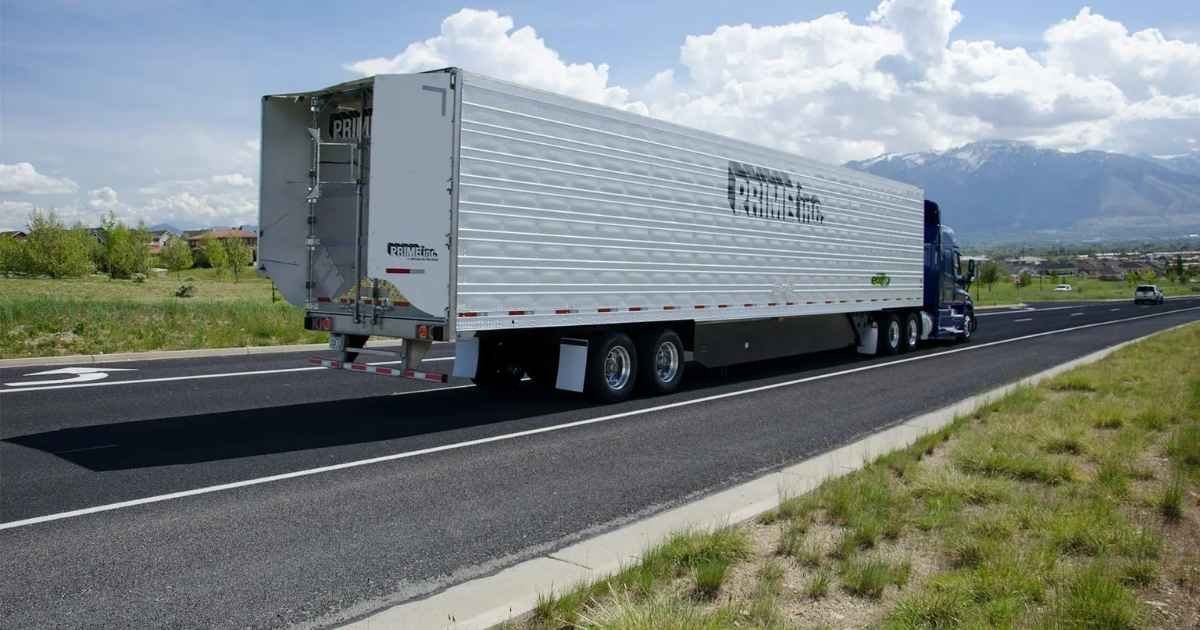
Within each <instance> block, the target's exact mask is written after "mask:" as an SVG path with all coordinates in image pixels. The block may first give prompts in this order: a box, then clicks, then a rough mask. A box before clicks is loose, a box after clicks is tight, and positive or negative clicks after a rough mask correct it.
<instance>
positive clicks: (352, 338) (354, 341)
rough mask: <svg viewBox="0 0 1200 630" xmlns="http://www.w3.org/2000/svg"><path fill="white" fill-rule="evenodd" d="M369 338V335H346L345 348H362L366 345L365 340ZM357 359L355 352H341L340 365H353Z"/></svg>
mask: <svg viewBox="0 0 1200 630" xmlns="http://www.w3.org/2000/svg"><path fill="white" fill-rule="evenodd" d="M370 338H371V336H370V335H346V347H347V348H362V347H364V346H366V345H367V340H368V339H370ZM357 358H358V353H357V352H347V351H345V350H343V351H342V363H354V360H355V359H357Z"/></svg>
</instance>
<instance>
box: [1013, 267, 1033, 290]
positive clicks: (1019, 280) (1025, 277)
mask: <svg viewBox="0 0 1200 630" xmlns="http://www.w3.org/2000/svg"><path fill="white" fill-rule="evenodd" d="M1032 282H1033V276H1031V275H1029V272H1028V271H1022V272H1021V273H1020V274H1018V275H1017V276H1016V277H1015V278H1013V284H1014V285H1016V287H1017V291H1018V292H1020V290H1021V288H1022V287H1027V286H1029V285H1030V283H1032Z"/></svg>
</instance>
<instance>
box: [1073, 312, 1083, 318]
mask: <svg viewBox="0 0 1200 630" xmlns="http://www.w3.org/2000/svg"><path fill="white" fill-rule="evenodd" d="M1080 315H1083V313H1071V317H1079V316H1080Z"/></svg>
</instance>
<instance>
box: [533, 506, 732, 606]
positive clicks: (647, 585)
mask: <svg viewBox="0 0 1200 630" xmlns="http://www.w3.org/2000/svg"><path fill="white" fill-rule="evenodd" d="M749 549H750V542H749V539H748V538H747V535H746V532H745V531H744V530H742V529H738V528H733V527H725V528H721V529H718V530H715V531H712V532H682V533H678V534H675V535H673V536H671V537H670V538H669V539H668V540H667V541H666V542H664V543H663V544H661V545H658V546H656V547H654V548H652V549H650V550H649V551H647V552H646V553H645V554H643V556H642V559H641V561H640V562H638V563H637V564H635V565H632V566H630V567H627V568H625V569H623V570H621V571H620V572H618V573H616V574H615V575H612V576H609V577H607V578H605V579H602V580H599V581H596V582H591V583H588V584H580V585H578V586H576V587H574V588H572V589H568V590H567V591H565V592H562V593H558V594H553V593H552V594H548V595H541V596H539V597H538V603H537V606H536V607H535V608H534V612H533V618H532V622H533V625H534V626H535V627H539V628H570V627H574V626H576V625H579V624H580V623H581V622H582V620H585V619H586V618H587V616H586V614H585V613H587V611H588V610H589V609H593V608H596V606H597V603H598V602H604V601H607V599H608V598H611V597H613V596H616V597H618V598H621V599H623V601H624V604H626V605H624V606H621V607H620V608H622V609H627V608H630V607H631V606H632V604H633V603H635V602H644V601H649V602H651V603H654V606H656V607H660V604H661V602H657V603H655V602H656V600H655V599H654V594H655V593H656V592H657V591H659V590H661V589H662V588H663V586H664V585H665V584H667V583H669V582H670V581H671V580H672V579H675V578H680V577H683V576H686V575H688V574H695V575H696V577H697V578H698V580H703V581H705V582H706V585H705V586H701V585H700V584H699V583H697V584H696V585H695V587H694V590H695V592H697V593H701V594H706V589H709V588H712V586H713V585H712V581H714V580H715V581H717V584H716V586H715V588H712V590H711V594H715V593H716V591H717V590H719V588H720V584H721V583H723V582H724V579H725V575H726V573H725V572H726V570H727V568H728V565H729V564H730V563H732V562H734V561H736V560H739V559H741V558H743V557H745V556H746V555H747V554H748V553H749ZM719 565H725V567H724V568H721V569H720V570H719V573H720V576H719V578H718V577H717V576H716V573H717V572H718V569H717V568H716V567H717V566H719ZM701 574H703V575H701ZM711 594H710V595H711ZM634 607H635V606H634ZM612 612H614V611H608V613H612ZM606 614H607V613H606ZM616 627H640V626H616ZM671 627H676V626H671Z"/></svg>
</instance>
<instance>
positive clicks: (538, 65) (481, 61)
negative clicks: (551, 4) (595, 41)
mask: <svg viewBox="0 0 1200 630" xmlns="http://www.w3.org/2000/svg"><path fill="white" fill-rule="evenodd" d="M513 27H514V23H513V19H512V18H511V17H509V16H502V15H500V14H499V13H496V12H495V11H477V10H474V9H463V10H461V11H459V12H458V13H455V14H454V15H451V16H450V17H447V18H446V19H445V20H443V21H442V28H441V33H440V34H438V35H436V36H434V37H431V38H429V39H426V40H424V41H419V42H413V43H411V44H409V45H408V46H407V47H406V48H405V49H404V50H403V51H402V52H401V53H400V54H398V55H396V56H395V57H377V58H374V59H363V60H361V61H355V62H353V63H350V64H348V65H347V66H346V68H347V69H348V70H350V71H352V72H356V73H358V74H361V75H372V74H384V73H403V72H420V71H423V70H433V69H436V68H444V67H446V66H451V65H458V66H462V67H464V68H468V69H470V70H472V71H474V72H480V73H483V74H487V75H491V76H495V77H502V78H506V79H510V80H513V81H516V82H517V83H521V84H524V85H528V86H532V87H536V88H542V89H546V90H551V91H554V92H559V93H561V94H567V95H569V96H574V97H576V98H580V99H583V100H586V101H592V102H595V103H605V104H608V105H615V106H622V105H625V104H626V101H627V99H628V97H629V92H628V91H627V90H625V89H624V88H620V87H616V86H610V85H608V64H604V63H601V64H591V63H566V62H564V61H563V60H562V57H560V56H559V54H558V52H557V51H555V50H554V49H552V48H550V47H549V46H547V45H546V42H545V41H544V40H542V38H540V37H538V34H537V31H535V30H534V28H533V27H532V26H522V27H521V28H518V29H516V30H513Z"/></svg>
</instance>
